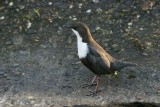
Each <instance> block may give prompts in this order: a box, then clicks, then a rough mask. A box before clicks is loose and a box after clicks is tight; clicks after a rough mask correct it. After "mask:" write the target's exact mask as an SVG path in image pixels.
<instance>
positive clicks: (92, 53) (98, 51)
mask: <svg viewBox="0 0 160 107" xmlns="http://www.w3.org/2000/svg"><path fill="white" fill-rule="evenodd" d="M65 27H66V28H70V29H71V30H72V31H73V33H74V34H75V35H76V37H77V48H78V57H79V59H80V61H81V62H82V64H83V65H85V66H86V67H87V68H88V69H89V70H90V71H92V72H93V73H94V74H95V76H94V78H93V80H92V81H91V83H90V84H89V85H93V84H96V88H95V91H94V93H97V92H98V91H99V82H100V77H101V76H102V75H107V74H114V73H115V71H120V70H121V69H123V68H125V67H129V66H136V64H135V63H132V62H128V61H122V60H118V59H116V58H114V57H112V56H111V55H110V54H109V53H107V51H105V50H104V49H103V48H102V47H101V46H100V45H99V44H98V43H97V42H96V41H95V40H94V38H93V36H92V34H91V32H90V29H89V28H88V26H87V25H86V24H85V23H83V22H76V23H74V24H71V25H66V26H65ZM95 81H96V83H95Z"/></svg>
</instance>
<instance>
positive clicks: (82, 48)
mask: <svg viewBox="0 0 160 107" xmlns="http://www.w3.org/2000/svg"><path fill="white" fill-rule="evenodd" d="M72 31H73V32H74V33H75V34H76V36H77V46H78V56H79V58H80V59H81V58H85V57H86V56H87V53H88V51H89V50H88V45H87V43H84V42H82V37H81V36H80V34H79V33H78V32H77V31H76V30H74V29H72Z"/></svg>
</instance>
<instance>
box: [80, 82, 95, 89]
mask: <svg viewBox="0 0 160 107" xmlns="http://www.w3.org/2000/svg"><path fill="white" fill-rule="evenodd" d="M95 85H97V83H86V84H84V85H83V86H82V88H86V87H88V88H90V87H92V86H95Z"/></svg>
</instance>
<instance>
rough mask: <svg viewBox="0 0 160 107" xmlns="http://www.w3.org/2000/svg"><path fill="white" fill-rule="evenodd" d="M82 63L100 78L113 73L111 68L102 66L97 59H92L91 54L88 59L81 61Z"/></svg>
mask: <svg viewBox="0 0 160 107" xmlns="http://www.w3.org/2000/svg"><path fill="white" fill-rule="evenodd" d="M80 60H81V62H82V63H83V64H84V65H85V66H86V67H87V68H88V69H89V70H91V71H92V72H93V73H94V74H96V75H98V76H100V75H105V74H111V73H113V72H112V71H113V70H111V69H110V68H108V67H103V66H101V63H102V62H101V61H100V60H98V61H97V59H96V57H91V56H90V55H89V54H88V55H87V57H86V58H82V59H80Z"/></svg>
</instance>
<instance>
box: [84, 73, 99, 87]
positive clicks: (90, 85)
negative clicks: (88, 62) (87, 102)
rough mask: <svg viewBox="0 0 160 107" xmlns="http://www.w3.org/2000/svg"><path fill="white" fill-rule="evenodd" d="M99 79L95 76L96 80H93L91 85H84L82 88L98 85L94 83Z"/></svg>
mask: <svg viewBox="0 0 160 107" xmlns="http://www.w3.org/2000/svg"><path fill="white" fill-rule="evenodd" d="M97 78H98V77H97V75H95V76H94V78H93V80H92V81H91V83H89V84H84V85H83V86H82V88H85V87H91V86H93V85H97V83H94V82H95V80H96V79H97Z"/></svg>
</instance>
